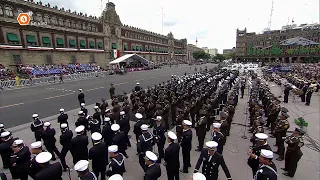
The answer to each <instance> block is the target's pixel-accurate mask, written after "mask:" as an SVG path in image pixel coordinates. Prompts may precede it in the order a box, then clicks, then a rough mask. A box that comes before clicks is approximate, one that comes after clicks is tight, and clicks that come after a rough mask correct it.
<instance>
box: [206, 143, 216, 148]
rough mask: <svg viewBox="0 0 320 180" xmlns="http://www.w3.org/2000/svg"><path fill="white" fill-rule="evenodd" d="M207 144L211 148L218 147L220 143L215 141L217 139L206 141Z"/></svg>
mask: <svg viewBox="0 0 320 180" xmlns="http://www.w3.org/2000/svg"><path fill="white" fill-rule="evenodd" d="M206 146H207V147H208V148H209V149H213V148H216V147H218V143H217V142H215V141H208V142H206Z"/></svg>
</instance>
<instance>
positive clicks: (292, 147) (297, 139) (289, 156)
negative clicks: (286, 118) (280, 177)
mask: <svg viewBox="0 0 320 180" xmlns="http://www.w3.org/2000/svg"><path fill="white" fill-rule="evenodd" d="M304 134H305V131H304V130H302V129H300V128H296V129H295V130H294V132H293V133H292V135H290V136H287V137H286V138H285V143H287V144H288V146H287V151H286V154H285V167H284V168H283V170H284V171H287V173H283V174H284V175H285V176H289V177H293V176H294V174H295V173H296V170H297V166H298V162H299V160H300V159H301V157H302V155H303V153H302V151H301V147H302V146H303V145H304V141H303V137H302V136H303V135H304Z"/></svg>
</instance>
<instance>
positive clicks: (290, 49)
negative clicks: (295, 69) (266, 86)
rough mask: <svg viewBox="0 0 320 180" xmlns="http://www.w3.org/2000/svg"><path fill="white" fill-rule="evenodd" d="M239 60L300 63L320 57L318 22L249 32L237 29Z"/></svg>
mask: <svg viewBox="0 0 320 180" xmlns="http://www.w3.org/2000/svg"><path fill="white" fill-rule="evenodd" d="M236 38H237V39H236V57H235V59H236V60H238V61H256V60H261V61H269V62H270V61H271V62H275V61H278V62H287V63H288V62H302V61H304V60H305V59H310V58H311V59H312V58H314V59H315V58H317V59H319V56H320V46H319V43H320V24H311V25H310V24H309V25H308V24H302V25H300V26H296V25H288V26H284V27H283V28H282V29H281V30H272V31H265V32H264V33H262V34H256V33H249V32H247V29H244V30H239V29H238V30H237V37H236Z"/></svg>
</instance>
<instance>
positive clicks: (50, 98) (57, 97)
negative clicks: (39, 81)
mask: <svg viewBox="0 0 320 180" xmlns="http://www.w3.org/2000/svg"><path fill="white" fill-rule="evenodd" d="M71 94H73V93H68V94H62V95H59V96H52V97H48V98H46V99H54V98H58V97H63V96H68V95H71Z"/></svg>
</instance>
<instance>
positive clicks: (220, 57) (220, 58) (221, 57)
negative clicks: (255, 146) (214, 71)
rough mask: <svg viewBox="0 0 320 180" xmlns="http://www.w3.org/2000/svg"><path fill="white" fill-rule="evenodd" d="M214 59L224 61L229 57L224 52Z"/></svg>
mask: <svg viewBox="0 0 320 180" xmlns="http://www.w3.org/2000/svg"><path fill="white" fill-rule="evenodd" d="M213 59H214V60H220V61H223V60H225V59H227V58H226V57H225V56H224V55H223V54H217V55H216V56H214V57H213Z"/></svg>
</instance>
